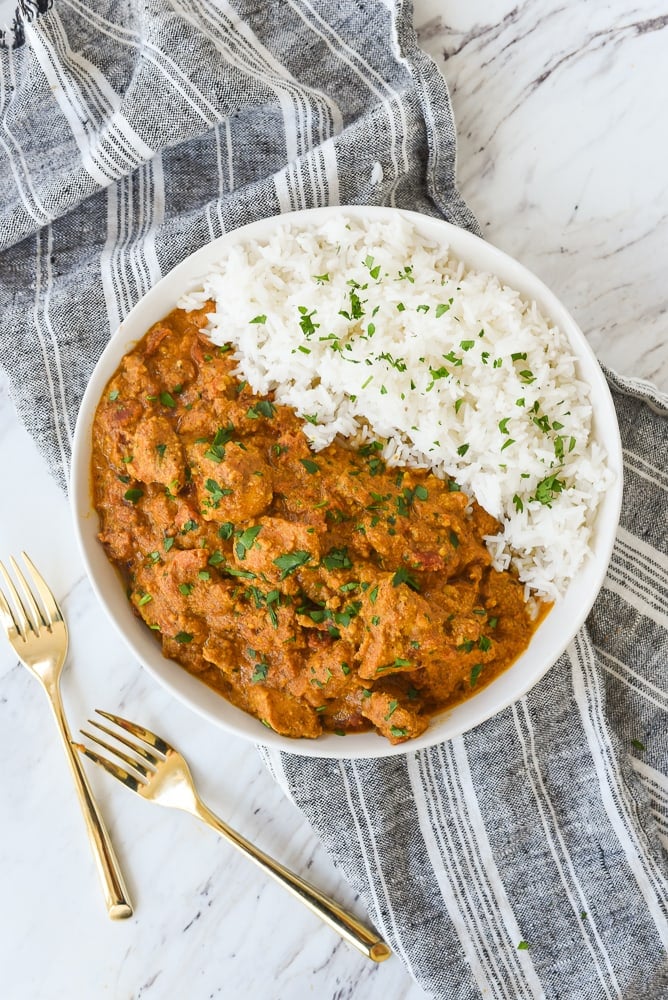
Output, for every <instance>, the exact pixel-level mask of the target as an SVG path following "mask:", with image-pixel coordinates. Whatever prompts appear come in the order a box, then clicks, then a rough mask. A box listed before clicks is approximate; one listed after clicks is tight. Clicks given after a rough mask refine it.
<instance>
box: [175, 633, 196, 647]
mask: <svg viewBox="0 0 668 1000" xmlns="http://www.w3.org/2000/svg"><path fill="white" fill-rule="evenodd" d="M174 639H175V640H176V642H180V643H181V644H182V645H186V644H187V643H189V642H192V641H193V637H192V632H177V633H176V635H175V636H174Z"/></svg>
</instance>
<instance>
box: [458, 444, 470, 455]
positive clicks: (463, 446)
mask: <svg viewBox="0 0 668 1000" xmlns="http://www.w3.org/2000/svg"><path fill="white" fill-rule="evenodd" d="M468 450H469V446H468V445H467V444H460V446H459V448H458V449H457V454H458V455H461V456H464V455H465V454H466V452H467V451H468Z"/></svg>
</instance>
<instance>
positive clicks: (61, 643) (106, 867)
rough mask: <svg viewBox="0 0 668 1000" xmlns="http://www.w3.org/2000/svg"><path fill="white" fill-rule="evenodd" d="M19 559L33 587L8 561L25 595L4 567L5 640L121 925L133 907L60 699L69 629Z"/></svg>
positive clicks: (1, 608)
mask: <svg viewBox="0 0 668 1000" xmlns="http://www.w3.org/2000/svg"><path fill="white" fill-rule="evenodd" d="M21 555H22V556H23V561H24V563H25V565H26V568H27V570H28V575H29V576H30V578H31V580H32V587H31V586H30V585H29V584H28V582H27V580H26V578H25V577H24V575H23V573H22V572H21V570H20V569H19V567H18V566H17V564H16V561H15V560H14V559H13V558H11V557H10V560H9V561H10V563H11V566H12V569H13V570H14V574H15V576H16V579H17V580H18V583H19V586H20V588H21V590H22V592H23V596H22V597H20V596H19V593H18V591H17V590H16V587H15V586H14V584H13V583H12V580H11V578H10V576H9V574H8V573H7V571H6V569H5V567H4V566H3V565H2V563H1V562H0V575H1V576H2V579H3V580H4V583H5V588H6V591H7V593H8V594H9V600H7V597H6V596H5V594H4V593H3V591H2V588H1V587H0V620H2V622H3V624H4V626H5V630H6V632H7V638H8V639H9V641H10V643H11V644H12V646H13V647H14V651H15V653H16V655H17V656H18V657H19V659H20V660H21V662H22V663H23V664H24V666H26V667H27V668H28V670H29V671H30V673H31V674H33V676H34V677H36V678H37V680H38V681H39V682H40V683H41V685H42V687H43V688H44V691H45V692H46V694H47V697H48V699H49V703H50V705H51V708H52V709H53V714H54V716H55V718H56V722H57V724H58V732H59V733H60V736H61V739H62V743H63V746H64V747H65V752H66V754H67V760H68V763H69V765H70V768H71V771H72V777H73V778H74V784H75V787H76V790H77V795H78V796H79V803H80V805H81V810H82V812H83V816H84V820H85V822H86V829H87V831H88V837H89V839H90V842H91V846H92V848H93V854H94V856H95V861H96V864H97V868H98V872H99V874H100V878H101V880H102V885H103V888H104V896H105V902H106V904H107V912H108V913H109V916H110V917H111V918H112V920H120V919H123V918H125V917H130V916H132V905H131V903H130V901H129V896H128V891H127V889H126V887H125V883H124V881H123V876H122V874H121V869H120V866H119V864H118V859H117V858H116V855H115V853H114V849H113V847H112V845H111V840H110V839H109V834H108V833H107V830H106V828H105V825H104V822H103V820H102V817H101V816H100V813H99V810H98V807H97V804H96V802H95V799H94V798H93V793H92V791H91V789H90V785H89V784H88V780H87V778H86V775H85V774H84V771H83V768H82V766H81V761H80V760H79V756H78V754H76V753H75V751H74V749H73V747H72V737H71V734H70V731H69V727H68V725H67V720H66V718H65V712H64V710H63V703H62V699H61V696H60V674H61V672H62V669H63V664H64V663H65V657H66V655H67V644H68V635H67V626H66V624H65V620H64V618H63V614H62V611H61V610H60V608H59V606H58V602H57V601H56V599H55V597H54V596H53V594H52V592H51V590H50V589H49V587H48V586H47V584H46V582H45V580H44V579H43V577H42V576H41V575H40V574H39V573H38V572H37V570H36V569H35V566H34V565H33V563H32V562H31V560H30V559H29V558H28V556H27V555H26V554H25V552H22V553H21ZM10 602H11V603H10Z"/></svg>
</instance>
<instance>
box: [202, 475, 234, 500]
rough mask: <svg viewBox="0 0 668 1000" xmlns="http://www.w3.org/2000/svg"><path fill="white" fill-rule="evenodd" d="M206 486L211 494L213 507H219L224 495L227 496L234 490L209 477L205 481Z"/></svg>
mask: <svg viewBox="0 0 668 1000" xmlns="http://www.w3.org/2000/svg"><path fill="white" fill-rule="evenodd" d="M204 488H205V489H206V491H207V492H208V493H210V494H211V500H210V501H209V503H210V504H211V506H212V507H218V506H219V505H220V501H221V500H222V499H223V497H227V496H229V495H230V493H232V492H233V490H230V489H227V488H225V487H223V486H221V485H220V483H217V482H216V480H215V479H207V480H206V482H205V483H204Z"/></svg>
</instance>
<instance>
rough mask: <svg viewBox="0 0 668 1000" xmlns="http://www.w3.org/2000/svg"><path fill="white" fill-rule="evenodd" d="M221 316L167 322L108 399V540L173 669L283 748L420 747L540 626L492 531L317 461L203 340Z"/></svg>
mask: <svg viewBox="0 0 668 1000" xmlns="http://www.w3.org/2000/svg"><path fill="white" fill-rule="evenodd" d="M210 308H211V307H208V308H205V309H202V310H200V311H199V312H190V313H187V312H183V311H181V310H175V311H174V312H172V313H170V315H169V316H167V317H165V319H163V320H161V321H160V322H159V323H156V324H155V326H153V327H152V328H151V330H149V332H148V333H147V334H146V336H145V337H144V338H143V339H142V340H141V342H140V343H139V344H138V345H137V346H136V348H135V349H134V350H133V351H131V352H130V353H129V354H127V355H126V356H125V357H124V358H123V361H122V362H121V365H120V367H119V368H118V370H117V372H116V373H115V375H114V376H113V377H112V379H111V380H110V382H109V383H108V385H107V387H106V390H105V392H104V396H103V398H102V400H101V401H100V403H99V406H98V409H97V413H96V416H95V422H94V428H93V460H92V487H93V495H94V504H95V507H96V509H97V512H98V514H99V518H100V533H99V537H100V541H101V542H102V544H103V545H104V547H105V550H106V552H107V555H108V557H109V559H110V560H111V561H112V562H113V563H114V564H115V565H116V566H117V567H118V569H119V570H120V572H121V574H122V575H123V578H124V580H125V581H126V584H127V591H128V596H129V600H130V601H131V602H132V604H133V607H134V609H135V610H136V613H137V614H138V615H139V616H141V618H143V619H144V621H145V622H146V624H147V626H148V627H149V628H151V629H153V630H154V632H155V636H156V640H158V641H160V642H161V643H162V650H163V653H164V655H165V656H167V657H170V658H171V659H173V660H177V661H178V662H179V663H180V664H181V665H182V666H183V667H185V669H186V670H188V671H190V672H191V673H193V674H195V675H197V676H198V677H199V678H201V680H203V681H205V682H206V683H207V684H209V685H210V686H211V687H213V688H215V689H216V690H217V691H218V692H220V693H221V694H222V695H223V696H224V697H225V698H227V699H228V700H229V701H230V702H232V703H233V704H235V705H237V706H239V707H240V708H242V709H243V710H244V711H246V712H249V713H251V714H252V715H254V716H257V718H258V719H260V720H261V721H262V722H263V723H264V724H265V725H267V726H270V727H271V728H272V729H274V730H275V731H276V732H278V733H281V734H283V735H285V736H293V737H316V736H318V735H319V734H320V733H322V732H323V731H333V732H336V733H340V734H344V733H346V732H359V731H361V730H365V729H370V728H373V729H375V730H376V731H377V732H378V733H380V734H382V735H383V736H385V737H387V739H389V740H390V741H391V742H392V743H397V742H403V741H405V740H408V739H410V738H411V737H415V736H418V735H419V734H420V733H422V732H423V731H424V730H425V729H426V728H427V726H428V724H429V718H430V716H431V715H433V714H434V713H435V712H437V711H439V710H441V709H443V708H444V707H446V706H451V705H453V704H456V703H457V702H459V701H462V700H463V699H465V698H468V697H469V696H470V695H471V694H472V693H473V692H475V691H476V690H478V689H479V688H480V687H481V686H482V685H483V684H486V683H488V682H489V681H490V680H491V679H492V678H493V677H495V676H496V675H497V674H499V673H500V672H501V671H502V670H504V669H505V668H506V667H508V666H509V664H511V663H512V662H513V661H514V660H515V659H516V658H517V656H518V655H519V654H520V653H521V652H522V650H524V649H525V648H526V646H527V644H528V642H529V640H530V638H531V635H532V633H533V631H534V630H535V628H536V625H537V620H534V619H532V617H531V615H530V613H529V609H528V607H527V605H526V603H525V601H524V598H523V587H522V585H521V584H520V583H519V582H518V581H517V579H516V578H515V577H514V576H513V575H512V574H511V573H509V572H503V573H499V572H496V571H495V570H493V569H492V568H491V567H490V556H489V553H488V551H487V549H486V548H485V545H484V543H483V541H482V538H483V536H484V535H486V534H493V533H496V531H498V529H499V525H498V522H497V521H495V520H494V519H493V518H492V517H490V516H489V515H488V514H486V513H485V511H483V510H482V508H481V507H479V506H478V505H477V504H476V503H475V502H473V503H470V502H469V500H468V498H467V497H466V496H465V494H464V493H462V492H460V491H459V489H458V487H457V485H456V483H454V482H452V481H450V482H448V481H443V480H441V479H438V478H437V477H436V476H434V475H433V474H432V473H431V472H428V471H426V470H424V469H413V468H397V467H388V466H386V465H385V463H384V462H383V460H382V458H381V444H380V443H379V442H375V441H374V442H369V443H367V444H365V445H364V446H363V447H360V448H357V449H354V448H351V447H350V446H347V445H346V444H345V443H343V442H342V443H334V444H332V445H330V446H328V447H326V448H324V449H323V450H322V451H320V452H318V453H314V452H312V451H311V450H310V448H309V443H308V441H307V439H306V437H305V435H304V432H303V424H302V421H301V420H300V419H299V418H298V417H297V416H296V415H295V413H294V411H293V410H291V409H290V408H288V407H285V406H279V405H277V404H276V403H274V402H273V401H272V399H271V398H266V397H259V396H257V395H255V394H254V393H253V392H252V391H251V389H250V388H249V386H248V385H246V384H245V383H243V382H240V381H239V380H238V379H237V378H235V377H234V376H233V375H232V374H231V371H232V370H233V368H234V361H233V360H232V357H231V351H230V349H229V347H223V348H220V347H216V346H214V345H213V344H212V343H211V342H210V341H209V340H208V338H207V337H206V336H205V335H204V334H203V333H201V332H200V329H201V327H202V326H204V324H205V323H206V313H207V311H210Z"/></svg>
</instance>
